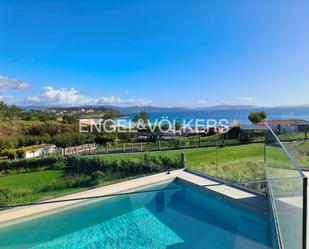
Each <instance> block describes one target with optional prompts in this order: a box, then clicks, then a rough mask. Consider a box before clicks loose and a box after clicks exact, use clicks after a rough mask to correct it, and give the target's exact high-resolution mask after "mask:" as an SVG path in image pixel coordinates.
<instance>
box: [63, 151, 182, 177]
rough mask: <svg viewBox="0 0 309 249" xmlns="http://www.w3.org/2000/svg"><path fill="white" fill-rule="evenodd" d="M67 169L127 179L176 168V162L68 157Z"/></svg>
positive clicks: (148, 158)
mask: <svg viewBox="0 0 309 249" xmlns="http://www.w3.org/2000/svg"><path fill="white" fill-rule="evenodd" d="M67 164H68V169H69V170H71V172H72V173H74V174H85V175H88V176H92V175H93V174H94V173H97V172H98V171H99V172H102V173H104V176H105V177H111V178H115V177H128V176H134V175H139V174H148V173H154V172H161V171H164V170H167V168H168V167H170V168H178V164H179V163H178V160H177V159H174V160H173V159H171V158H169V157H166V156H159V157H157V156H153V155H151V154H145V155H144V156H143V157H142V158H140V159H138V160H132V159H126V160H125V159H122V160H113V161H106V160H104V156H70V157H68V159H67Z"/></svg>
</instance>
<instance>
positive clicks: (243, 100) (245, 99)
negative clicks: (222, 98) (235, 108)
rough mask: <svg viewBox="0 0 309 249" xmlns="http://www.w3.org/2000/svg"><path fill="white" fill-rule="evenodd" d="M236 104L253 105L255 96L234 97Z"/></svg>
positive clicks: (255, 100) (255, 99)
mask: <svg viewBox="0 0 309 249" xmlns="http://www.w3.org/2000/svg"><path fill="white" fill-rule="evenodd" d="M235 102H236V104H238V105H254V104H256V102H257V98H256V97H237V98H236V99H235Z"/></svg>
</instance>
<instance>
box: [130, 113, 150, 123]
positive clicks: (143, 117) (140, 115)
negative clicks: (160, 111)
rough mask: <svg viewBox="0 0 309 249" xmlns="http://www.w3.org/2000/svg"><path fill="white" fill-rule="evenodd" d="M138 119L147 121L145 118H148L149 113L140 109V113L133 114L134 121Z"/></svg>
mask: <svg viewBox="0 0 309 249" xmlns="http://www.w3.org/2000/svg"><path fill="white" fill-rule="evenodd" d="M140 119H141V120H143V121H144V123H147V120H148V119H150V115H149V113H148V112H144V111H141V112H140V113H138V114H135V116H134V118H133V121H134V123H137V122H138V121H139V120H140Z"/></svg>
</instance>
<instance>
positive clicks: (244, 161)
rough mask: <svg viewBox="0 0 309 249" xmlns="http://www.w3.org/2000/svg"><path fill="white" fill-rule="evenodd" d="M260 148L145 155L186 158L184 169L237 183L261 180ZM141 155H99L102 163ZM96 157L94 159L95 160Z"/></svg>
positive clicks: (199, 150) (136, 157)
mask: <svg viewBox="0 0 309 249" xmlns="http://www.w3.org/2000/svg"><path fill="white" fill-rule="evenodd" d="M263 149H264V146H263V145H262V144H249V145H240V146H231V147H223V148H206V149H205V148H204V149H202V148H200V149H186V150H174V151H160V152H148V153H149V154H152V155H166V156H169V157H171V158H179V156H180V154H181V153H184V154H185V158H186V167H187V168H191V169H195V170H199V171H201V172H204V173H206V174H209V175H212V176H216V177H220V178H222V179H225V180H229V181H233V182H240V181H249V180H262V179H265V176H264V166H263V160H264V157H263ZM143 154H144V153H132V154H110V155H98V156H97V157H103V158H104V159H105V160H120V159H133V160H134V159H138V158H140V157H142V156H143ZM95 157H96V156H95Z"/></svg>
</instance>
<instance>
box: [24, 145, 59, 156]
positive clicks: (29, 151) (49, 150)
mask: <svg viewBox="0 0 309 249" xmlns="http://www.w3.org/2000/svg"><path fill="white" fill-rule="evenodd" d="M60 152H61V148H58V147H56V145H54V144H51V145H47V144H41V145H36V146H32V147H25V158H33V157H38V156H44V155H48V154H54V153H60Z"/></svg>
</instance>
